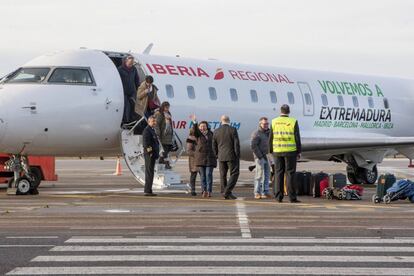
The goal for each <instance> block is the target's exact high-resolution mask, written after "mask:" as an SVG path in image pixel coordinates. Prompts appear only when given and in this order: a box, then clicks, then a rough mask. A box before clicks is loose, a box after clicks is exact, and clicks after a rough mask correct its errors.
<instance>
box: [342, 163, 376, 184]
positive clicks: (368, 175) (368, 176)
mask: <svg viewBox="0 0 414 276" xmlns="http://www.w3.org/2000/svg"><path fill="white" fill-rule="evenodd" d="M346 171H347V174H348V180H349V182H351V183H352V184H363V183H364V184H375V182H376V181H377V179H378V169H377V165H374V166H373V167H372V169H366V168H360V167H356V166H350V165H348V166H347V167H346Z"/></svg>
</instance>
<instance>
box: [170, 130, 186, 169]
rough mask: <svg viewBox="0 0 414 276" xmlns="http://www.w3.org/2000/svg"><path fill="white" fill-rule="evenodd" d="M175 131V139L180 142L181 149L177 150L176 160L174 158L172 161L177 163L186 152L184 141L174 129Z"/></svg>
mask: <svg viewBox="0 0 414 276" xmlns="http://www.w3.org/2000/svg"><path fill="white" fill-rule="evenodd" d="M173 133H174V136H175V141H176V142H179V150H178V151H176V154H175V160H172V163H173V164H175V163H177V162H178V159H180V158H181V156H182V155H183V153H184V152H185V148H184V145H183V141H181V139H180V136H178V134H177V132H176V131H174V130H173Z"/></svg>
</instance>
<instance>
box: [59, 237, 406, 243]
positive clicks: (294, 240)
mask: <svg viewBox="0 0 414 276" xmlns="http://www.w3.org/2000/svg"><path fill="white" fill-rule="evenodd" d="M65 243H226V244H228V243H276V244H277V243H315V244H318V243H320V244H332V243H339V244H414V238H404V239H378V238H367V239H364V238H325V239H316V238H285V237H284V238H255V239H243V238H242V239H240V238H235V237H229V238H222V237H221V238H217V237H210V238H175V237H168V238H166V239H164V238H158V237H157V238H154V237H148V238H142V237H137V238H105V237H98V238H95V237H83V238H76V237H74V238H70V239H68V240H67V241H65Z"/></svg>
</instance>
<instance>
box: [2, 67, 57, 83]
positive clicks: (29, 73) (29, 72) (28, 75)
mask: <svg viewBox="0 0 414 276" xmlns="http://www.w3.org/2000/svg"><path fill="white" fill-rule="evenodd" d="M49 71H50V68H20V69H19V70H17V71H16V72H15V73H13V74H11V75H10V76H8V77H6V79H5V81H4V83H39V82H42V81H44V80H45V78H46V76H47V74H48V73H49Z"/></svg>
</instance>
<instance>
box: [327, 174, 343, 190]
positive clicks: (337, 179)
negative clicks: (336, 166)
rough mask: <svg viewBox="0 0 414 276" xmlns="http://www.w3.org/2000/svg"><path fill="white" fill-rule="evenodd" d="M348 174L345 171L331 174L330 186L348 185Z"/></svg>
mask: <svg viewBox="0 0 414 276" xmlns="http://www.w3.org/2000/svg"><path fill="white" fill-rule="evenodd" d="M346 181H347V178H346V175H345V174H343V173H335V174H331V175H330V176H329V187H331V188H338V189H342V188H344V187H345V186H346V184H347V183H346Z"/></svg>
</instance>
